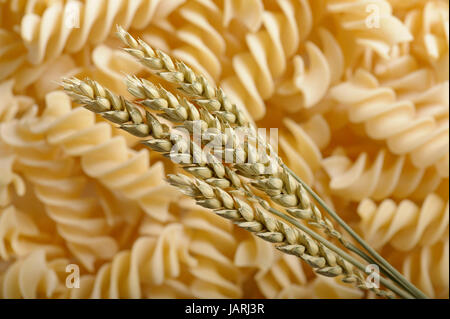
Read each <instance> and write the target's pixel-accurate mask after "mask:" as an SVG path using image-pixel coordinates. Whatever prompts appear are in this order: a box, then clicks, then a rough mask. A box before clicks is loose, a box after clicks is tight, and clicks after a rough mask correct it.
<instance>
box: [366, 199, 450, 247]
mask: <svg viewBox="0 0 450 319" xmlns="http://www.w3.org/2000/svg"><path fill="white" fill-rule="evenodd" d="M357 211H358V214H359V215H360V217H361V222H360V227H361V230H362V231H363V232H364V237H365V239H367V241H368V242H369V243H370V244H371V245H372V247H373V248H375V249H377V248H380V247H382V246H384V245H386V244H387V243H389V244H391V245H392V246H393V247H394V248H395V249H397V250H400V251H402V250H411V249H413V248H414V247H416V246H424V245H433V244H434V243H436V242H437V241H439V240H440V239H441V238H443V237H444V235H445V234H446V233H447V234H448V219H449V212H448V201H447V203H445V202H444V201H443V200H442V199H441V198H440V197H439V196H437V195H435V194H430V195H428V196H427V197H426V198H425V200H424V201H423V203H422V204H421V206H420V207H419V206H417V205H416V204H415V203H414V202H412V201H410V200H407V199H405V200H402V201H401V202H399V203H398V204H397V203H395V202H394V201H393V200H390V199H385V200H383V201H382V202H381V203H380V204H378V205H377V204H376V203H375V202H373V201H372V200H370V199H365V200H363V201H361V202H360V204H359V205H358V209H357ZM447 236H448V235H447Z"/></svg>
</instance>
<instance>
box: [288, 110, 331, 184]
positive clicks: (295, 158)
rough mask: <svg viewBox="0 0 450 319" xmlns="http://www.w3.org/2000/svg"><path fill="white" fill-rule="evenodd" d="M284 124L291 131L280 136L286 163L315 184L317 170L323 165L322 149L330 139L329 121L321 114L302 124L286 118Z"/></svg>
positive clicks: (310, 182)
mask: <svg viewBox="0 0 450 319" xmlns="http://www.w3.org/2000/svg"><path fill="white" fill-rule="evenodd" d="M284 125H285V126H286V127H287V129H288V132H289V133H290V134H283V135H282V136H281V137H280V147H281V150H282V151H283V152H284V153H285V154H286V158H287V162H286V163H287V165H289V167H290V168H291V169H292V170H293V171H294V172H295V173H296V174H298V176H299V177H300V178H302V179H303V180H304V181H305V182H306V183H308V184H313V181H314V176H315V172H316V171H317V170H319V169H320V168H321V165H322V153H321V149H322V148H324V147H326V146H327V145H328V143H329V141H330V134H331V132H330V128H329V126H328V123H327V122H326V120H325V119H324V118H323V117H322V116H321V115H315V116H313V117H311V118H310V119H309V120H308V121H306V122H304V123H301V124H298V123H296V122H295V121H293V120H291V119H289V118H285V119H284Z"/></svg>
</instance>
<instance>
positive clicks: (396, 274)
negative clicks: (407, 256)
mask: <svg viewBox="0 0 450 319" xmlns="http://www.w3.org/2000/svg"><path fill="white" fill-rule="evenodd" d="M280 165H281V166H282V167H283V168H284V169H285V170H286V171H287V172H289V174H291V175H292V176H293V177H294V178H295V179H296V180H297V181H298V182H299V183H300V184H301V185H302V186H303V187H304V188H305V189H306V191H307V192H308V193H309V194H311V196H312V197H313V198H314V199H315V200H316V201H317V202H318V203H319V204H320V205H321V206H322V207H323V208H324V209H325V210H326V211H327V212H328V214H330V215H331V216H332V217H333V218H334V219H335V220H336V221H337V222H338V223H339V225H341V226H342V227H343V228H344V229H345V230H346V231H347V232H348V233H349V234H350V235H351V236H352V237H353V238H354V239H355V240H356V241H357V242H358V243H359V244H360V245H361V246H362V247H364V249H366V251H367V252H369V253H370V255H372V257H373V258H374V259H375V260H376V261H377V262H378V263H379V264H381V265H382V267H381V268H382V269H384V271H385V272H388V274H390V275H391V276H390V277H392V278H393V279H395V280H396V281H399V282H400V283H401V284H403V285H404V286H406V287H407V289H408V290H409V291H410V292H411V293H412V294H413V295H414V296H416V297H418V298H422V299H427V298H428V297H427V296H426V295H425V294H424V293H423V292H422V291H420V290H419V289H418V288H417V287H415V286H414V285H413V284H411V283H410V282H409V281H408V280H406V278H405V277H403V275H402V274H401V273H400V272H398V271H397V270H396V269H395V268H394V267H392V266H391V265H390V264H389V263H388V262H387V261H386V260H385V259H384V258H383V257H382V256H381V255H380V254H378V253H377V252H376V251H375V250H374V249H373V248H372V247H370V246H369V245H368V244H367V243H366V242H365V241H364V240H363V239H362V238H361V237H360V236H359V235H358V234H357V233H356V232H355V231H354V230H353V229H352V228H351V227H350V226H348V225H347V223H345V222H344V220H342V218H340V217H339V215H338V214H337V213H336V212H335V211H334V210H333V209H331V208H330V207H329V206H328V205H327V204H326V203H325V202H324V201H323V200H322V199H321V198H320V196H319V195H317V194H316V193H315V192H314V191H313V190H312V189H311V188H310V187H309V186H308V185H307V184H306V183H305V182H304V181H303V180H302V179H301V178H300V177H298V176H297V175H296V174H295V173H294V172H293V171H292V170H291V169H290V168H289V167H287V166H286V165H285V164H284V163H281V164H280ZM349 245H351V244H349ZM351 246H352V247H351V249H352V250H353V251H355V250H358V251H359V249H357V248H356V247H354V246H353V245H351ZM368 261H369V262H372V261H373V259H371V257H370V256H369V257H368Z"/></svg>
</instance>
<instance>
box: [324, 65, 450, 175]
mask: <svg viewBox="0 0 450 319" xmlns="http://www.w3.org/2000/svg"><path fill="white" fill-rule="evenodd" d="M332 95H333V97H334V98H335V99H336V100H337V101H338V102H339V103H341V104H344V105H348V114H349V118H350V121H352V122H353V123H364V125H365V131H366V133H367V135H368V136H370V137H371V138H373V139H375V140H383V141H386V144H387V146H388V148H389V150H390V151H391V152H392V153H394V154H399V155H403V154H407V155H409V156H410V158H411V162H412V163H413V164H414V165H415V166H416V167H418V168H427V167H429V166H432V165H437V171H438V172H439V173H440V174H441V175H442V176H443V177H448V165H445V164H446V162H445V159H446V158H448V157H447V154H448V145H449V137H448V136H449V127H448V121H440V122H437V121H436V120H435V118H434V117H432V116H418V115H416V110H415V107H414V104H413V103H411V101H408V100H398V99H397V98H396V94H395V92H394V91H393V90H392V89H391V88H389V87H383V86H380V85H379V83H378V81H377V80H376V78H375V77H373V76H372V75H371V74H370V73H368V72H366V71H363V70H359V71H358V72H357V73H356V74H355V77H354V78H353V79H352V80H350V81H347V82H344V83H342V84H339V85H338V86H336V87H335V88H333V90H332ZM446 166H447V167H446Z"/></svg>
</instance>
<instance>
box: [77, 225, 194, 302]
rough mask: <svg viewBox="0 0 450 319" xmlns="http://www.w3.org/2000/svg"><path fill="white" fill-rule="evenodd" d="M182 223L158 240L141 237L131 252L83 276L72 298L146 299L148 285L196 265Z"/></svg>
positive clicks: (166, 229)
mask: <svg viewBox="0 0 450 319" xmlns="http://www.w3.org/2000/svg"><path fill="white" fill-rule="evenodd" d="M182 232H183V227H182V225H180V224H171V225H169V226H167V227H166V228H165V229H164V231H163V232H162V233H161V234H160V236H159V237H158V238H152V237H140V238H139V239H137V240H136V241H135V242H134V244H133V247H132V248H131V250H125V251H121V252H119V253H118V254H116V255H115V256H114V259H113V260H112V262H110V263H107V264H104V265H103V266H102V267H101V268H100V269H99V271H98V272H97V273H96V275H95V277H93V276H91V275H86V276H82V277H81V279H80V287H82V288H80V289H74V290H72V291H71V297H72V298H143V297H147V298H148V297H152V296H151V295H147V294H146V289H147V286H158V285H161V284H163V283H164V282H165V280H166V278H176V277H177V276H179V275H180V271H181V270H180V268H181V266H180V263H190V264H192V263H194V262H195V260H194V259H192V257H190V256H189V254H188V250H187V249H188V242H187V241H186V239H185V238H184V236H183V233H182Z"/></svg>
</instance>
